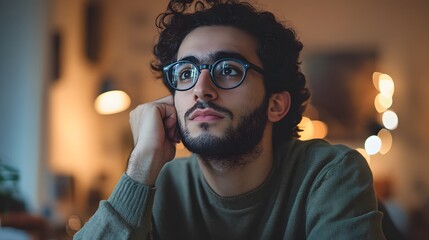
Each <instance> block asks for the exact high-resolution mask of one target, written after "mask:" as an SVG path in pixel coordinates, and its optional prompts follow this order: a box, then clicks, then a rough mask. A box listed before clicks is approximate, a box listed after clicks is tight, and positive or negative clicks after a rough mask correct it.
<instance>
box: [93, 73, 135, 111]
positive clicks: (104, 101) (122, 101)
mask: <svg viewBox="0 0 429 240" xmlns="http://www.w3.org/2000/svg"><path fill="white" fill-rule="evenodd" d="M130 104H131V99H130V97H129V96H128V94H127V93H126V92H124V91H121V90H118V89H115V88H114V86H113V80H112V78H111V77H105V78H104V79H103V81H102V84H101V91H100V95H98V97H97V98H96V99H95V102H94V106H95V110H96V111H97V112H98V113H99V114H102V115H109V114H114V113H119V112H122V111H125V110H126V109H128V107H129V106H130Z"/></svg>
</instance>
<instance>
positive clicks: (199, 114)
mask: <svg viewBox="0 0 429 240" xmlns="http://www.w3.org/2000/svg"><path fill="white" fill-rule="evenodd" d="M223 118H224V116H223V115H222V114H220V113H219V112H216V111H213V110H211V109H198V110H195V111H194V112H193V113H192V114H191V115H190V116H189V120H192V121H214V120H220V119H223Z"/></svg>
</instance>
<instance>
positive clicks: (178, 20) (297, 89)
mask: <svg viewBox="0 0 429 240" xmlns="http://www.w3.org/2000/svg"><path fill="white" fill-rule="evenodd" d="M212 25H221V26H232V27H235V28H238V29H241V30H242V31H245V32H247V33H249V34H250V35H252V36H254V37H255V39H256V40H257V49H256V51H257V56H258V57H259V59H260V60H261V62H262V65H263V69H264V71H265V75H264V84H265V91H266V95H267V96H271V94H273V93H278V92H282V91H288V92H289V94H290V95H291V106H290V110H289V112H288V114H287V115H286V116H285V117H284V118H283V119H282V120H280V121H279V122H277V123H275V124H274V129H273V139H274V140H275V141H279V140H282V139H283V140H284V139H289V138H290V137H299V134H298V132H299V131H300V129H299V128H298V126H297V125H298V123H299V122H300V121H301V118H302V114H303V112H304V110H305V106H306V101H307V100H308V99H309V97H310V92H309V90H308V88H307V87H306V80H305V76H304V74H303V73H302V72H301V69H300V62H299V54H300V51H301V50H302V48H303V45H302V43H301V42H300V41H299V40H298V38H297V36H296V33H295V31H294V30H293V29H292V28H290V27H287V26H285V25H284V24H282V23H281V22H279V21H277V20H276V18H275V16H274V15H273V14H272V13H270V12H266V11H258V10H256V9H255V8H254V7H253V6H252V5H251V4H250V3H247V2H238V1H235V0H205V1H196V2H195V3H194V1H193V0H171V1H170V3H169V4H168V7H167V10H166V12H164V13H162V14H160V15H159V16H158V18H157V20H156V26H157V27H158V28H159V30H160V35H159V39H158V42H157V43H156V45H155V46H154V47H153V53H154V55H155V57H156V60H155V61H154V62H152V64H151V66H152V69H153V70H154V71H156V72H158V73H159V76H160V77H162V78H163V80H164V84H165V86H167V88H168V89H169V90H170V91H171V92H172V93H173V94H174V89H172V88H171V87H170V86H169V84H168V83H167V82H166V79H165V76H164V73H163V71H162V70H163V67H164V66H166V65H168V64H169V63H172V62H174V61H176V58H177V52H178V49H179V47H180V45H181V43H182V41H183V39H184V38H185V37H186V35H187V34H188V33H190V32H191V31H192V30H194V29H195V28H197V27H200V26H212ZM285 136H286V137H285ZM287 136H289V137H287Z"/></svg>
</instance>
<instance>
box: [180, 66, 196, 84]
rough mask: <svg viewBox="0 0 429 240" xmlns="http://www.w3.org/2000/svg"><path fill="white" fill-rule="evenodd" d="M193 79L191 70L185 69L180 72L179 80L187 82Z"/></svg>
mask: <svg viewBox="0 0 429 240" xmlns="http://www.w3.org/2000/svg"><path fill="white" fill-rule="evenodd" d="M193 77H194V71H192V69H186V70H183V71H181V72H180V75H179V80H181V81H183V80H189V79H192V78H193Z"/></svg>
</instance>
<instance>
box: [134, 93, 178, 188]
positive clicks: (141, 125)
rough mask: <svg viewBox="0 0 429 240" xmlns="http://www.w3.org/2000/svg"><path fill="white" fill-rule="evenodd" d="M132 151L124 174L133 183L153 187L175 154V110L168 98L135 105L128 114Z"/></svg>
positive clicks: (176, 140) (171, 100) (171, 99)
mask: <svg viewBox="0 0 429 240" xmlns="http://www.w3.org/2000/svg"><path fill="white" fill-rule="evenodd" d="M130 125H131V131H132V133H133V139H134V149H133V151H132V152H131V155H130V159H129V161H128V168H127V174H128V176H130V177H131V178H132V179H134V180H135V181H137V182H140V183H143V184H146V185H150V186H152V185H154V183H155V180H156V178H157V176H158V173H159V171H160V170H161V168H162V167H163V166H164V164H165V163H167V162H168V161H171V160H172V159H173V158H174V155H175V154H176V146H175V145H176V143H178V142H179V134H178V132H177V116H176V109H175V108H174V105H173V97H172V96H168V97H164V98H161V99H158V100H156V101H153V102H150V103H146V104H143V105H140V106H138V107H137V108H136V109H134V110H133V111H131V113H130Z"/></svg>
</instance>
